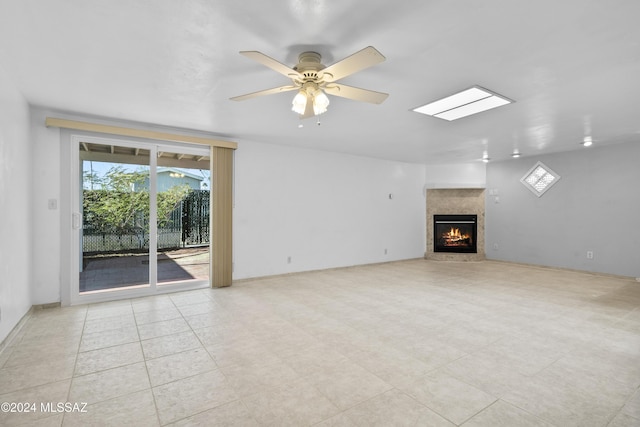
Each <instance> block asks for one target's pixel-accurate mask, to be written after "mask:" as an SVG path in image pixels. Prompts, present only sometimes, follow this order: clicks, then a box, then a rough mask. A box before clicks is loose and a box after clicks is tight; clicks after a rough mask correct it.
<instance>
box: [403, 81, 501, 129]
mask: <svg viewBox="0 0 640 427" xmlns="http://www.w3.org/2000/svg"><path fill="white" fill-rule="evenodd" d="M512 102H513V101H512V100H510V99H508V98H505V97H503V96H501V95H498V94H495V93H493V92H490V91H488V90H487V89H484V88H481V87H480V86H474V87H471V88H469V89H467V90H463V91H462V92H458V93H456V94H454V95H451V96H448V97H446V98H442V99H439V100H437V101H434V102H431V103H429V104H426V105H423V106H421V107H416V108H414V109H413V111H415V112H416V113H421V114H426V115H428V116H433V117H438V118H440V119H444V120H449V121H451V120H456V119H460V118H462V117H467V116H470V115H472V114H476V113H480V112H482V111H487V110H490V109H492V108H496V107H500V106H502V105H506V104H510V103H512Z"/></svg>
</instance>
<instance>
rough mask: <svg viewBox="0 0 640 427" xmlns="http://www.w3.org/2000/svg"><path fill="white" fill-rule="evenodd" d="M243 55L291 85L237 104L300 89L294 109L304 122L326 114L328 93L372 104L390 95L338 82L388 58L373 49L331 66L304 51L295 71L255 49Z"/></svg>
mask: <svg viewBox="0 0 640 427" xmlns="http://www.w3.org/2000/svg"><path fill="white" fill-rule="evenodd" d="M240 54H241V55H244V56H246V57H247V58H249V59H253V60H254V61H256V62H259V63H260V64H262V65H265V66H267V67H269V68H271V69H272V70H274V71H276V72H278V73H280V74H282V75H283V76H285V77H288V78H290V79H291V84H290V85H285V86H279V87H275V88H272V89H266V90H261V91H258V92H253V93H248V94H246V95H240V96H235V97H233V98H231V99H232V100H234V101H244V100H245V99H250V98H254V97H257V96H263V95H271V94H274V93H280V92H288V91H293V90H297V91H298V93H297V94H296V96H295V97H294V98H293V102H292V108H291V110H292V111H294V112H296V113H298V114H299V115H300V118H301V119H306V118H308V117H312V116H317V115H319V114H322V113H324V112H326V111H327V107H328V106H329V98H328V97H327V95H326V94H329V95H335V96H340V97H342V98H348V99H353V100H356V101H364V102H369V103H372V104H381V103H382V102H383V101H384V100H385V99H387V97H388V96H389V94H387V93H382V92H375V91H372V90H367V89H360V88H357V87H353V86H347V85H344V84H339V83H336V81H337V80H340V79H342V78H344V77H347V76H349V75H351V74H354V73H356V72H358V71H361V70H364V69H365V68H369V67H371V66H373V65H376V64H378V63H380V62H383V61H384V60H385V57H384V56H382V54H381V53H380V52H378V51H377V50H376V49H375V48H374V47H372V46H369V47H365V48H364V49H362V50H360V51H358V52H356V53H354V54H353V55H351V56H348V57H346V58H344V59H343V60H341V61H338V62H336V63H335V64H333V65H330V66H328V67H325V66H324V65H322V63H321V60H322V57H321V55H320V54H319V53H317V52H302V53H301V54H300V55H299V56H298V64H297V65H295V66H294V67H293V68H289V67H288V66H286V65H284V64H282V63H280V62H278V61H276V60H275V59H273V58H271V57H269V56H267V55H265V54H264V53H261V52H257V51H253V50H252V51H242V52H240Z"/></svg>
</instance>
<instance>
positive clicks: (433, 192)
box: [424, 188, 485, 261]
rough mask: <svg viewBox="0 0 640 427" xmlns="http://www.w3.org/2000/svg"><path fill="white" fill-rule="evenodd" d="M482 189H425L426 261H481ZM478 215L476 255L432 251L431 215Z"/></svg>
mask: <svg viewBox="0 0 640 427" xmlns="http://www.w3.org/2000/svg"><path fill="white" fill-rule="evenodd" d="M484 192H485V190H484V188H447V189H427V251H426V252H425V254H424V257H425V258H426V259H431V260H436V261H481V260H483V259H485V252H484ZM434 214H435V215H440V214H442V215H456V214H460V215H462V214H472V215H478V242H477V244H478V253H475V254H464V253H463V254H460V253H448V252H434V251H433V215H434Z"/></svg>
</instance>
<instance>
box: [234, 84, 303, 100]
mask: <svg viewBox="0 0 640 427" xmlns="http://www.w3.org/2000/svg"><path fill="white" fill-rule="evenodd" d="M296 89H300V88H299V87H298V86H280V87H274V88H273V89H265V90H260V91H258V92H252V93H247V94H246V95H240V96H234V97H233V98H229V99H232V100H234V101H244V100H245V99H251V98H255V97H257V96H263V95H272V94H274V93H280V92H289V91H291V90H296Z"/></svg>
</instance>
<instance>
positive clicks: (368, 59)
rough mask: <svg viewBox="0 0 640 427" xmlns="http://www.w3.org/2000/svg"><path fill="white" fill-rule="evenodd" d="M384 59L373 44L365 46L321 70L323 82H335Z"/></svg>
mask: <svg viewBox="0 0 640 427" xmlns="http://www.w3.org/2000/svg"><path fill="white" fill-rule="evenodd" d="M385 59H386V58H385V57H384V56H383V55H382V54H381V53H380V52H378V51H377V50H376V48H374V47H373V46H369V47H365V48H364V49H362V50H360V51H358V52H356V53H354V54H353V55H351V56H348V57H346V58H345V59H343V60H342V61H338V62H336V63H335V64H333V65H329V66H328V67H327V68H325V69H324V70H322V75H323V76H324V77H323V79H324V81H325V82H335V81H336V80H340V79H341V78H343V77H347V76H348V75H351V74H353V73H356V72H358V71H360V70H364V69H365V68H369V67H371V66H373V65H376V64H379V63H380V62H383V61H384V60H385Z"/></svg>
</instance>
